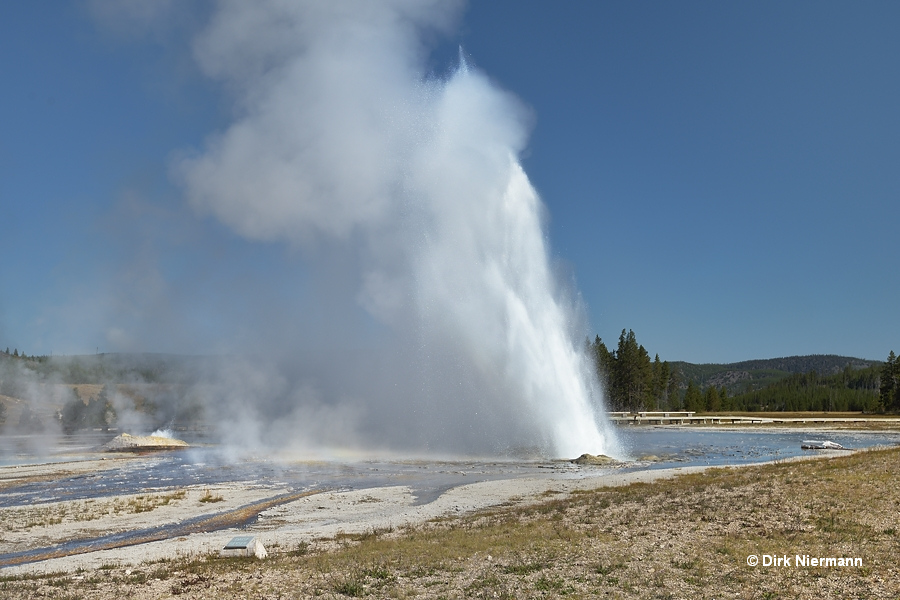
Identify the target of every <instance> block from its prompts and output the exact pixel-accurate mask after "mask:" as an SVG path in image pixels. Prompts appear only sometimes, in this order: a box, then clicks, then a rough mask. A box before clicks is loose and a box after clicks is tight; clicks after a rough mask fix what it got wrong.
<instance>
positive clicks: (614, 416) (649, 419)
mask: <svg viewBox="0 0 900 600" xmlns="http://www.w3.org/2000/svg"><path fill="white" fill-rule="evenodd" d="M607 414H608V415H609V420H610V421H612V422H613V423H617V424H622V425H626V424H631V425H752V424H754V423H755V424H771V423H788V424H790V423H826V424H827V423H870V422H873V421H896V419H890V418H886V419H881V418H865V417H822V416H819V415H815V416H812V415H810V416H808V417H786V418H779V417H748V416H738V415H697V414H696V413H695V412H692V411H680V412H679V411H668V412H662V411H660V412H652V411H639V412H628V411H618V412H610V413H607Z"/></svg>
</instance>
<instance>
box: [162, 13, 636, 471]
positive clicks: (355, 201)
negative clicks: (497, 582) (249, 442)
mask: <svg viewBox="0 0 900 600" xmlns="http://www.w3.org/2000/svg"><path fill="white" fill-rule="evenodd" d="M459 9H460V7H459V6H458V5H457V4H456V3H452V2H446V1H445V0H440V1H433V2H427V1H422V0H411V1H410V0H392V1H386V0H382V1H379V2H370V1H367V0H363V1H359V2H353V1H342V2H320V1H311V2H298V1H295V0H291V1H279V0H270V1H258V2H244V1H243V0H234V1H226V2H222V3H220V4H219V5H218V8H217V10H216V11H215V12H214V14H213V16H212V19H211V21H210V23H209V25H208V26H207V27H206V28H205V29H204V31H203V32H202V33H201V34H200V35H199V36H198V37H197V38H196V40H195V44H194V53H195V57H196V59H197V61H198V63H199V65H200V67H201V69H202V70H203V72H204V73H205V74H206V75H208V76H209V77H211V78H214V79H216V80H219V81H221V82H222V83H223V84H224V85H225V86H226V87H227V89H228V90H229V91H230V93H232V94H233V97H234V99H235V117H234V121H233V123H232V124H231V125H230V126H229V127H228V128H227V129H225V130H224V131H222V132H221V133H219V134H218V135H216V136H214V137H212V138H210V139H209V140H208V143H207V145H206V147H205V149H204V150H203V152H201V153H199V154H196V155H193V156H189V157H187V158H182V159H180V160H178V161H177V162H176V164H175V165H174V171H175V176H176V178H177V179H178V181H179V182H180V183H181V185H182V186H183V188H184V190H185V192H186V194H187V197H188V198H189V201H190V203H191V205H192V206H193V207H195V209H196V210H198V211H199V212H201V213H202V214H211V215H213V216H215V217H216V218H217V219H219V220H220V221H222V222H223V223H225V224H227V225H228V226H229V227H231V228H232V229H233V230H234V231H235V232H237V233H238V234H240V235H242V236H245V237H246V238H248V239H253V240H260V241H281V242H286V243H287V244H289V245H290V246H292V247H296V248H299V249H301V250H303V251H306V252H313V253H314V254H316V255H317V256H320V255H321V254H323V253H326V254H327V252H328V250H325V249H328V248H331V249H334V248H343V249H344V250H343V252H346V251H347V249H350V250H352V252H354V253H355V256H354V258H353V259H352V260H348V261H343V262H341V264H342V265H343V267H342V268H346V269H349V270H350V271H351V272H352V273H351V275H352V280H353V281H355V282H356V284H355V285H356V289H355V291H354V292H353V297H354V300H355V301H356V302H357V303H358V304H359V305H360V306H362V307H363V308H364V309H365V311H366V312H367V313H368V314H369V315H371V317H372V318H374V319H375V320H376V322H378V323H382V324H385V325H387V326H388V327H387V331H388V333H385V334H383V335H382V334H379V335H381V338H382V342H383V345H382V346H381V347H379V351H378V354H379V356H378V357H375V358H372V357H369V358H368V359H360V358H359V357H357V356H355V355H354V353H353V352H352V351H350V350H348V351H347V352H346V353H345V354H344V355H343V356H342V357H341V364H339V365H335V364H329V365H324V366H323V369H322V372H330V377H331V378H333V379H341V378H342V377H344V378H347V379H351V380H354V381H355V383H354V384H353V385H351V386H349V387H348V386H344V387H343V388H341V390H342V391H340V392H334V393H332V394H329V391H328V388H329V385H328V384H327V383H325V384H322V385H318V384H316V383H315V381H316V380H317V379H316V377H312V379H310V378H309V377H306V378H304V376H302V375H296V376H285V375H283V374H281V373H274V372H273V373H269V374H264V375H262V376H260V375H258V374H250V373H247V374H246V377H243V376H242V375H241V374H240V373H239V372H236V373H232V378H233V379H232V380H229V381H228V382H227V383H223V384H222V386H221V389H218V390H216V391H215V395H217V396H218V397H220V398H227V397H229V394H231V395H234V390H240V396H241V398H242V400H241V401H240V402H238V401H234V402H229V401H228V400H227V399H226V400H222V401H221V402H222V409H221V410H222V414H226V415H228V416H229V417H230V418H231V419H233V421H234V422H235V423H236V425H235V429H236V430H238V429H239V430H241V431H243V432H244V433H245V434H246V435H253V436H255V437H257V438H258V439H260V440H262V439H280V440H287V439H291V432H293V433H294V437H296V435H297V434H298V432H299V434H301V435H302V436H304V437H305V438H306V439H308V440H311V441H317V442H319V443H333V444H336V445H337V444H343V445H345V446H346V445H350V446H352V445H354V444H358V445H360V446H365V445H368V446H369V447H371V446H372V445H381V446H383V447H386V448H391V447H394V448H401V449H402V448H428V449H430V450H435V451H446V452H472V453H477V452H490V453H496V452H516V451H519V450H528V449H538V450H540V451H542V452H544V453H549V454H552V455H555V456H567V457H571V456H577V455H578V454H581V453H583V452H591V453H606V454H613V455H615V454H618V453H619V451H618V447H617V444H616V442H615V438H614V436H613V434H612V431H611V429H610V428H609V426H608V425H607V424H606V420H605V418H604V417H603V414H602V411H603V403H602V398H601V393H600V390H599V388H598V385H597V383H596V380H595V377H594V375H593V372H592V368H591V366H590V362H589V360H588V359H587V357H586V356H585V354H584V348H583V341H582V340H583V339H584V332H582V331H578V330H577V329H576V328H575V325H574V323H575V321H576V318H575V317H576V314H575V312H576V311H575V309H574V308H573V306H574V303H573V302H572V301H571V299H570V298H567V296H566V295H565V294H564V293H563V291H562V290H561V289H560V287H559V286H558V285H557V283H556V282H555V280H554V276H553V273H552V270H551V267H550V261H549V256H548V248H547V247H546V242H545V238H544V234H543V226H542V222H541V213H542V210H543V208H542V204H541V201H540V199H539V198H538V196H537V194H536V192H535V190H534V189H533V188H532V186H531V185H530V183H529V181H528V178H527V176H526V175H525V173H524V171H523V170H522V168H521V166H520V164H519V162H518V159H517V157H518V155H519V153H520V152H521V150H522V149H523V147H524V145H525V143H526V140H527V127H526V120H527V119H526V118H525V117H526V112H525V111H524V110H523V109H522V107H521V106H520V105H519V104H518V103H517V101H516V100H515V98H513V97H512V96H510V95H509V94H507V93H505V92H503V91H502V90H500V89H498V87H497V86H496V85H495V84H493V83H492V82H491V81H489V79H488V78H487V77H485V76H484V75H483V74H481V73H480V72H478V71H477V70H474V69H470V68H468V67H467V66H466V65H465V63H463V64H461V65H460V66H459V68H458V69H457V70H456V71H455V72H454V73H453V74H452V75H450V76H449V77H448V78H446V79H439V78H434V77H429V76H428V74H427V69H426V66H425V65H426V63H427V58H428V53H427V50H428V47H427V42H428V40H429V39H431V38H433V37H434V36H435V35H441V34H446V33H448V32H449V31H450V30H451V28H452V26H453V25H454V24H455V22H456V19H457V17H458V15H459V12H460V11H459ZM297 310H302V309H301V308H300V307H298V309H297ZM325 318H330V319H335V318H339V316H338V315H336V314H332V315H326V317H325ZM323 345H327V343H326V342H324V341H323ZM351 345H352V344H351ZM332 356H333V355H332ZM307 358H308V355H307ZM298 360H299V359H298ZM323 360H324V359H323ZM312 362H313V363H314V362H315V361H314V360H313V361H312ZM304 369H305V372H306V373H309V372H310V371H312V370H314V369H313V368H312V367H311V366H310V365H306V366H305V367H303V368H300V370H301V371H303V370H304ZM386 373H387V374H386ZM257 379H259V380H260V381H259V382H258V385H256V383H255V382H256V380H257ZM319 379H321V373H320V374H319ZM338 387H340V386H338ZM273 388H277V389H273ZM348 390H349V391H348ZM267 398H270V399H271V400H267ZM261 415H267V418H266V419H262V418H261ZM247 432H250V433H249V434H248V433H247Z"/></svg>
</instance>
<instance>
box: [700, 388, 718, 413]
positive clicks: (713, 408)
mask: <svg viewBox="0 0 900 600" xmlns="http://www.w3.org/2000/svg"><path fill="white" fill-rule="evenodd" d="M703 399H704V404H705V405H706V410H707V411H708V412H719V411H720V410H721V409H722V403H721V399H720V398H719V390H717V389H716V386H714V385H711V386H709V387H708V388H706V394H704V398H703Z"/></svg>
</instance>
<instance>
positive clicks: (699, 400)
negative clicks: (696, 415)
mask: <svg viewBox="0 0 900 600" xmlns="http://www.w3.org/2000/svg"><path fill="white" fill-rule="evenodd" d="M684 410H688V411H691V412H702V411H703V395H702V394H701V393H700V389H699V388H698V387H697V386H695V385H694V382H693V381H688V386H687V391H686V392H685V393H684Z"/></svg>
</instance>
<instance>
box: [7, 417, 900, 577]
mask: <svg viewBox="0 0 900 600" xmlns="http://www.w3.org/2000/svg"><path fill="white" fill-rule="evenodd" d="M110 437H111V436H109V435H107V436H105V437H104V436H81V437H75V438H70V439H69V440H67V446H66V447H63V448H61V449H60V451H58V452H54V453H52V454H45V455H40V454H36V453H34V451H33V448H34V447H35V445H34V444H33V443H32V442H33V440H29V439H27V438H26V437H20V438H19V439H15V438H9V437H7V438H6V439H5V440H4V446H3V456H4V463H3V464H2V465H0V515H2V519H0V522H2V523H3V531H2V534H0V568H2V569H3V571H4V572H5V573H8V574H14V573H17V572H23V571H24V572H47V571H60V570H74V569H77V568H97V567H99V566H101V565H108V564H134V563H139V562H142V561H146V560H154V559H162V558H174V557H184V556H192V555H202V554H206V553H215V552H218V550H219V549H220V547H221V545H222V544H224V543H225V542H227V541H228V540H229V539H230V538H231V537H233V536H234V535H236V534H252V535H255V536H257V537H258V538H259V539H260V540H261V541H262V542H263V544H264V545H266V546H267V547H280V548H282V549H284V548H287V549H291V548H294V547H297V546H298V545H299V544H301V543H305V542H308V541H310V540H312V539H316V538H318V539H321V538H328V537H334V536H335V535H338V534H340V533H361V532H367V531H384V530H391V529H393V528H396V527H402V526H404V525H414V524H418V523H422V522H424V521H426V520H428V519H432V518H437V517H443V516H447V515H455V514H461V513H465V512H471V511H474V510H479V509H483V508H488V507H490V506H495V505H498V504H501V503H508V502H527V501H529V500H530V499H533V498H535V497H537V496H538V495H540V494H542V493H546V492H547V491H548V490H553V491H557V492H562V493H566V492H570V491H573V490H575V489H584V488H591V487H598V486H603V485H619V484H622V483H627V482H630V481H650V480H653V479H656V478H658V477H665V476H669V475H671V474H672V473H678V472H688V471H692V470H698V469H702V468H706V467H708V466H724V465H740V464H750V463H759V462H765V461H771V460H781V459H791V458H794V457H798V456H801V455H820V454H821V453H818V454H817V453H810V452H808V451H807V452H805V451H802V450H801V449H800V443H801V442H802V440H805V439H811V438H824V439H830V440H832V441H835V442H837V443H840V444H841V445H843V446H845V447H846V448H851V449H859V448H866V447H872V446H886V445H896V444H898V443H900V433H894V432H850V431H827V432H822V431H819V432H817V431H814V430H809V429H804V430H778V431H766V430H752V431H748V430H745V429H741V430H733V429H716V430H710V429H707V428H704V429H696V428H687V427H677V426H676V427H629V428H624V429H623V430H620V437H621V441H622V443H623V446H624V447H625V448H626V449H627V451H628V452H629V454H630V456H631V457H632V458H633V459H632V460H629V461H625V462H622V463H618V464H615V465H605V466H590V465H576V464H573V463H572V462H570V461H566V460H547V459H535V458H520V459H476V458H460V459H446V458H434V457H431V458H417V459H411V458H390V459H371V458H366V457H362V456H359V455H356V456H354V455H343V456H333V457H330V458H329V459H327V460H325V459H319V460H297V459H296V458H294V459H291V458H289V457H273V456H262V455H243V456H241V457H239V458H238V457H235V455H234V454H232V453H231V452H229V451H228V450H227V449H226V448H223V447H218V446H211V445H207V446H199V447H191V448H189V449H185V450H175V451H170V452H157V453H151V454H144V455H134V454H131V453H128V454H110V453H97V452H93V451H91V449H92V448H96V447H98V446H99V445H100V444H102V443H103V442H104V441H106V440H108V439H109V438H110ZM98 442H99V443H98ZM823 452H832V453H837V454H840V453H841V452H842V451H823ZM573 458H574V457H573Z"/></svg>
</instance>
